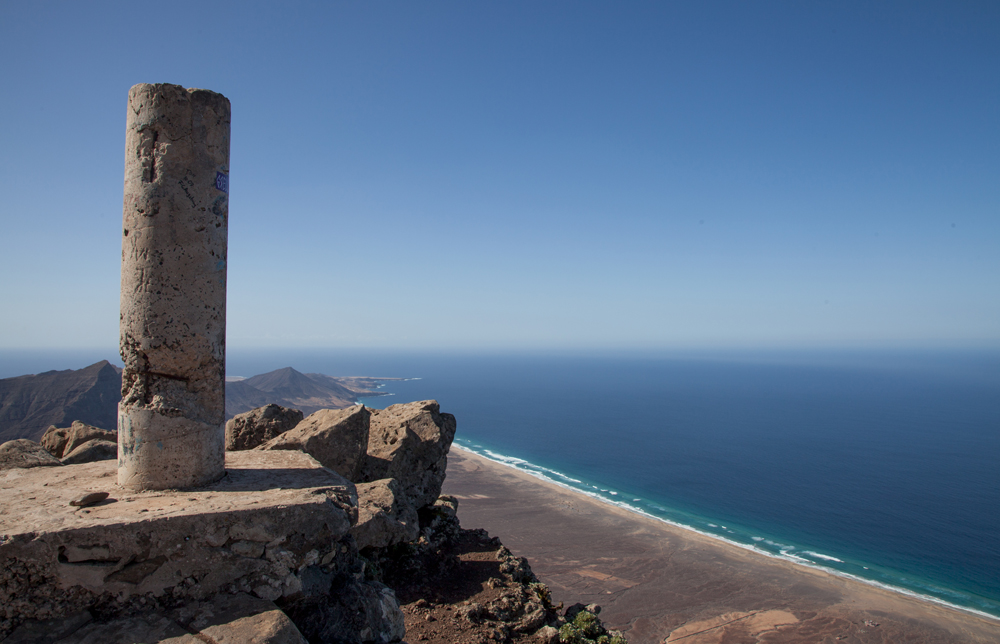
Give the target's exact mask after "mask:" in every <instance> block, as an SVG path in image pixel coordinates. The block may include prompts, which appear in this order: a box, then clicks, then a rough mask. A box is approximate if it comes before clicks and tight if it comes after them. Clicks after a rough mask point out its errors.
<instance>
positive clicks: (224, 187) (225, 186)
mask: <svg viewBox="0 0 1000 644" xmlns="http://www.w3.org/2000/svg"><path fill="white" fill-rule="evenodd" d="M215 187H216V188H218V189H219V190H221V191H223V192H224V193H226V194H227V195H228V194H229V175H228V174H222V173H221V172H218V171H216V173H215Z"/></svg>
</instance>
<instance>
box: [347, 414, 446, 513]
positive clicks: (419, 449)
mask: <svg viewBox="0 0 1000 644" xmlns="http://www.w3.org/2000/svg"><path fill="white" fill-rule="evenodd" d="M454 438H455V417H454V416H452V415H451V414H442V413H440V407H439V405H438V403H437V401H436V400H424V401H421V402H413V403H407V404H403V405H391V406H389V407H386V408H385V409H382V410H378V409H373V410H372V412H371V428H370V430H369V434H368V455H367V457H366V458H365V462H364V467H363V468H362V472H361V479H360V481H362V482H371V481H377V480H379V479H385V478H393V479H396V480H397V481H398V484H399V492H400V494H401V495H402V496H404V497H405V498H406V499H408V500H409V502H410V503H411V504H412V505H413V507H415V508H422V507H424V506H426V505H430V504H431V503H434V501H435V499H437V498H438V495H440V494H441V484H442V483H443V482H444V477H445V467H446V466H447V464H448V450H449V448H450V447H451V441H452V440H453V439H454Z"/></svg>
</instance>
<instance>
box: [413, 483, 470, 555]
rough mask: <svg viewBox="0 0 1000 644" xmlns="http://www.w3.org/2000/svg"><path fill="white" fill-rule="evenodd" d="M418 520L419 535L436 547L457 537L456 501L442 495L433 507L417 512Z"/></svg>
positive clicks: (459, 527)
mask: <svg viewBox="0 0 1000 644" xmlns="http://www.w3.org/2000/svg"><path fill="white" fill-rule="evenodd" d="M417 516H418V517H419V519H420V535H421V537H423V538H424V539H425V540H426V542H427V543H428V544H429V545H431V546H433V547H437V546H439V545H441V544H442V543H444V542H446V541H450V540H451V539H455V538H457V537H458V533H459V531H460V530H461V526H460V525H459V523H458V499H456V498H455V497H453V496H447V495H442V496H440V497H438V500H437V501H435V502H434V504H433V505H428V506H424V507H423V508H420V510H418V511H417Z"/></svg>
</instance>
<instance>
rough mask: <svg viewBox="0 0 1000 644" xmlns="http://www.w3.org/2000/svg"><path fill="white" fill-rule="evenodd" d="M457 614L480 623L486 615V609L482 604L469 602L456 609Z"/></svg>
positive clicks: (470, 621)
mask: <svg viewBox="0 0 1000 644" xmlns="http://www.w3.org/2000/svg"><path fill="white" fill-rule="evenodd" d="M455 615H456V616H457V617H459V618H461V619H464V620H465V621H467V622H469V623H470V624H478V623H479V622H481V621H482V620H483V617H484V616H485V615H486V609H485V608H483V606H482V604H478V603H476V602H469V603H467V604H464V605H462V606H459V607H458V608H457V609H455Z"/></svg>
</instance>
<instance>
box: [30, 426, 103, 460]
mask: <svg viewBox="0 0 1000 644" xmlns="http://www.w3.org/2000/svg"><path fill="white" fill-rule="evenodd" d="M92 440H101V441H105V442H109V443H114V444H115V445H117V443H118V433H117V432H112V431H108V430H106V429H100V428H98V427H94V426H93V425H88V424H86V423H84V422H81V421H79V420H74V421H73V423H72V424H71V425H70V426H69V427H61V428H60V427H56V426H55V425H51V426H50V427H49V428H48V429H47V430H45V434H44V435H42V440H41V441H40V442H41V444H42V447H44V448H45V449H47V450H48V451H49V453H50V454H52V455H53V456H55V457H56V458H60V459H61V458H63V457H66V456H68V455H69V454H70V453H71V452H73V451H74V450H76V449H77V448H78V447H80V446H81V445H83V444H84V443H87V442H89V441H92ZM74 462H77V463H85V462H88V461H74Z"/></svg>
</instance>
